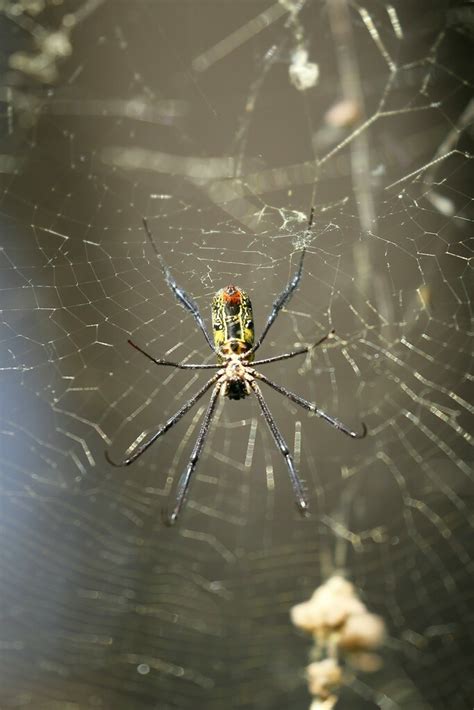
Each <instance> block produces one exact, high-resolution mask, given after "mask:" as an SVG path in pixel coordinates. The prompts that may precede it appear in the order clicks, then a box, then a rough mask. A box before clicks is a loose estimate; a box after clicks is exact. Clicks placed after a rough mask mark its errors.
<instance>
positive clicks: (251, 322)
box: [245, 320, 253, 328]
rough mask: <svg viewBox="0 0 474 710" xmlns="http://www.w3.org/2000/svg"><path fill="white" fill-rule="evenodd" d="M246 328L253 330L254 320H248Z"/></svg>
mask: <svg viewBox="0 0 474 710" xmlns="http://www.w3.org/2000/svg"><path fill="white" fill-rule="evenodd" d="M245 327H246V328H253V320H248V321H247V322H246V324H245Z"/></svg>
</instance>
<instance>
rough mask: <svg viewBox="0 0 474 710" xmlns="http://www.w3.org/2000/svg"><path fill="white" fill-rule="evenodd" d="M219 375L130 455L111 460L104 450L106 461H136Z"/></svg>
mask: <svg viewBox="0 0 474 710" xmlns="http://www.w3.org/2000/svg"><path fill="white" fill-rule="evenodd" d="M220 376H221V375H220V373H219V372H216V374H215V375H213V376H212V377H211V379H210V380H208V382H206V384H205V385H204V387H201V389H200V390H198V391H197V392H196V394H195V395H194V396H193V397H191V399H189V400H188V401H187V402H185V404H183V406H182V407H181V409H178V411H177V412H176V414H173V416H172V417H170V419H168V421H167V422H165V424H163V426H161V427H160V428H159V429H158V431H156V432H155V433H154V434H153V436H151V437H150V438H149V439H148V441H145V443H144V444H141V445H140V446H137V448H136V449H135V450H134V451H133V453H132V454H130V456H127V457H126V458H124V459H122V461H113V460H112V459H111V457H110V454H109V452H108V451H106V452H105V458H106V459H107V461H108V462H109V463H110V464H111V465H112V466H130V464H131V463H133V462H134V461H136V460H137V459H138V458H139V457H140V456H141V455H142V454H143V453H145V451H146V450H147V449H148V448H150V446H151V445H152V444H154V443H155V441H156V440H157V439H158V438H159V437H160V436H162V435H163V434H164V433H165V432H167V431H168V429H171V427H172V426H174V425H175V424H176V423H177V422H179V420H180V419H181V418H182V417H184V415H185V414H186V412H189V410H190V409H191V407H194V405H195V404H196V402H198V401H199V400H200V399H201V397H202V396H203V395H204V394H206V392H207V390H208V389H209V388H210V387H212V385H213V384H214V383H215V382H217V380H218V379H219V377H220Z"/></svg>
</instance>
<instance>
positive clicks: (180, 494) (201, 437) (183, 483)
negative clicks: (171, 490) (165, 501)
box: [165, 384, 221, 525]
mask: <svg viewBox="0 0 474 710" xmlns="http://www.w3.org/2000/svg"><path fill="white" fill-rule="evenodd" d="M220 391H221V385H220V384H217V385H216V386H215V388H214V391H213V393H212V396H211V399H210V402H209V405H208V407H207V411H206V414H205V415H204V419H203V421H202V424H201V429H200V431H199V434H198V438H197V439H196V443H195V444H194V448H193V451H192V453H191V457H190V459H189V463H188V465H187V467H186V470H185V471H184V473H183V474H181V478H180V479H179V483H178V489H177V492H176V503H175V506H174V508H173V511H172V512H171V513H170V514H169V515H168V516H167V520H166V521H165V522H166V524H167V525H174V523H175V522H176V521H177V519H178V516H179V514H180V512H181V508H182V507H183V503H184V500H185V498H186V492H187V490H188V487H189V483H190V481H191V476H192V475H193V471H194V469H195V468H196V465H197V463H198V461H199V457H200V455H201V452H202V447H203V446H204V442H205V440H206V436H207V433H208V431H209V426H210V424H211V420H212V417H213V414H214V412H215V409H216V403H217V397H218V396H219V392H220Z"/></svg>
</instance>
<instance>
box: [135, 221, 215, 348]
mask: <svg viewBox="0 0 474 710" xmlns="http://www.w3.org/2000/svg"><path fill="white" fill-rule="evenodd" d="M143 226H144V227H145V233H146V235H147V237H148V240H149V242H150V244H151V246H152V247H153V251H154V252H155V254H156V256H157V257H158V260H159V262H160V264H161V268H162V270H163V274H164V277H165V281H166V283H167V284H168V286H169V288H170V289H171V291H172V292H173V293H174V295H175V298H176V299H177V300H178V301H179V302H180V303H181V305H182V306H183V308H186V310H188V311H189V312H190V313H191V314H192V316H193V318H194V320H195V321H196V323H197V324H198V326H199V328H200V329H201V331H202V333H203V335H204V337H205V338H206V340H207V344H208V345H209V347H210V348H211V350H213V351H214V352H215V351H216V349H215V347H214V344H213V342H212V340H211V338H210V337H209V333H208V332H207V329H206V326H205V325H204V321H203V319H202V316H201V314H200V312H199V307H198V304H197V303H196V301H195V300H194V299H193V298H192V297H191V296H189V295H188V294H187V293H186V291H184V289H182V288H181V286H178V284H177V283H176V281H175V280H174V278H173V276H172V274H171V271H170V269H169V267H168V266H167V264H166V262H165V260H164V259H163V257H162V256H161V254H160V252H159V251H158V249H157V247H156V244H155V242H154V240H153V236H152V234H151V231H150V228H149V226H148V222H147V220H146V219H145V217H144V218H143Z"/></svg>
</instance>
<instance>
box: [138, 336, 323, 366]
mask: <svg viewBox="0 0 474 710" xmlns="http://www.w3.org/2000/svg"><path fill="white" fill-rule="evenodd" d="M334 332H335V331H334V330H331V331H329V333H328V334H327V335H325V336H324V337H322V338H321V339H320V340H318V342H317V343H313V345H308V347H306V348H300V349H299V350H293V351H292V352H291V353H284V354H283V355H274V356H273V357H266V358H264V359H263V360H254V361H253V362H252V367H253V366H254V365H266V364H267V363H268V362H278V361H279V360H288V359H289V358H290V357H295V356H296V355H304V354H305V353H309V351H310V350H313V348H317V347H318V345H321V343H324V341H325V340H327V339H328V338H330V337H331V335H333V334H334ZM128 342H129V343H130V340H129V341H128ZM132 345H133V343H132ZM246 354H247V353H246ZM244 357H245V355H244Z"/></svg>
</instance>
